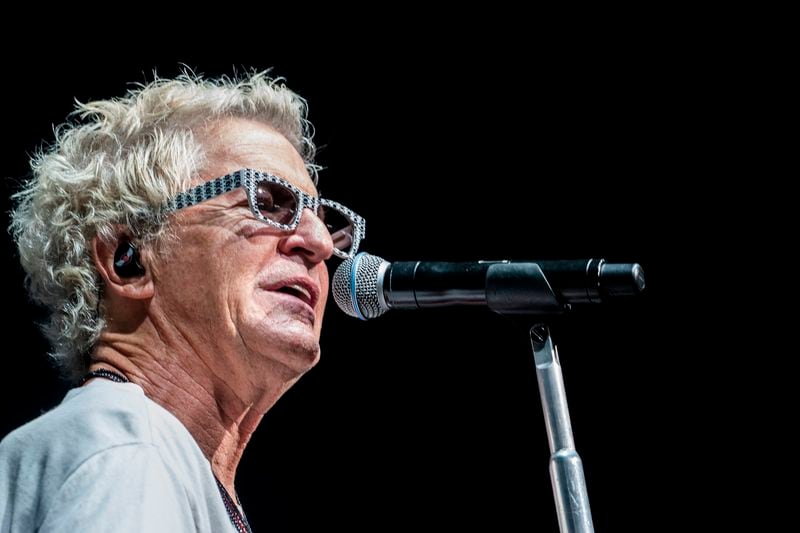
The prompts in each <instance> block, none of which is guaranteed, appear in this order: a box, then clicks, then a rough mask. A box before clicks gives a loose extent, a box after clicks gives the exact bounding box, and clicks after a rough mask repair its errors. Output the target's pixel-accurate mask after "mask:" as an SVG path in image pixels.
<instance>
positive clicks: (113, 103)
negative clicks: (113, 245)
mask: <svg viewBox="0 0 800 533" xmlns="http://www.w3.org/2000/svg"><path fill="white" fill-rule="evenodd" d="M72 116H73V121H72V122H68V123H65V124H62V125H61V126H59V127H57V128H56V130H55V142H54V143H53V144H52V145H50V146H47V147H43V148H41V149H40V150H39V151H38V152H37V153H36V154H35V155H34V156H33V157H32V159H31V169H32V177H31V179H29V180H28V181H26V182H25V184H24V186H23V187H22V190H21V191H20V192H18V193H17V194H15V195H14V199H15V200H16V207H15V208H14V210H13V212H12V221H11V226H10V230H11V233H12V234H13V236H14V239H15V241H16V243H17V246H18V249H19V254H20V262H21V263H22V267H23V268H24V269H25V272H26V285H27V287H28V291H29V293H30V295H31V297H32V299H33V300H34V301H36V302H37V303H40V304H42V305H44V306H45V307H46V308H48V310H49V311H50V316H49V319H48V321H47V322H46V323H45V324H43V328H42V329H43V331H44V334H45V336H46V337H47V339H48V340H49V341H50V343H51V345H52V351H51V354H50V355H51V357H52V358H53V360H54V361H55V362H56V364H57V365H58V366H59V367H60V369H61V370H62V373H63V375H64V376H65V377H66V378H68V379H72V380H75V379H78V378H79V377H80V376H82V375H83V374H84V373H85V372H86V370H87V366H88V364H89V354H90V352H91V349H92V347H93V345H94V343H95V342H96V340H97V338H98V336H99V334H100V332H101V331H102V330H103V327H104V325H105V322H104V320H103V317H102V313H101V311H100V310H101V306H100V300H101V280H100V277H99V275H98V272H97V270H96V268H95V265H94V261H93V260H92V246H91V242H92V239H93V238H94V237H95V236H99V237H100V238H104V239H111V238H113V237H114V236H115V235H116V234H118V232H119V225H120V224H122V225H124V226H126V227H127V229H128V230H129V231H130V233H131V234H132V235H134V236H135V237H136V238H137V239H139V240H142V241H149V240H153V239H157V238H159V237H160V236H162V234H163V233H164V230H165V228H166V219H165V217H164V216H163V214H162V209H161V207H162V206H163V205H164V204H165V203H166V202H167V201H168V200H169V199H170V198H172V197H173V196H174V195H176V194H177V193H179V192H180V191H182V190H185V189H187V188H188V187H189V185H190V183H191V181H192V178H194V177H196V176H197V175H198V173H199V171H200V170H202V165H203V164H204V161H205V156H204V150H203V146H202V145H201V144H200V142H199V141H198V140H197V139H196V136H195V131H196V130H197V129H198V128H200V127H202V126H203V125H205V124H208V123H209V122H210V121H213V120H215V119H220V118H224V117H245V118H251V119H255V120H259V121H261V122H264V123H266V124H269V125H270V126H272V127H273V128H275V129H276V130H277V131H278V132H280V133H281V134H283V135H284V136H285V137H286V138H287V139H288V140H289V142H291V143H292V145H293V146H294V147H295V149H296V150H297V151H298V153H299V154H300V155H301V156H302V157H303V159H304V161H305V162H306V167H307V168H308V170H309V173H310V174H311V176H312V177H313V178H314V180H315V181H316V176H317V170H318V168H319V167H318V166H317V165H315V164H314V154H315V147H314V143H313V141H312V137H313V128H312V126H311V124H310V123H309V122H308V121H307V120H306V116H307V106H306V102H305V100H303V99H302V98H301V97H299V96H298V95H297V94H295V93H293V92H292V91H290V90H289V89H287V88H286V86H285V85H284V84H283V80H282V79H281V78H271V77H269V76H268V74H267V73H266V72H249V73H246V74H245V75H244V76H242V77H238V78H229V77H221V78H218V79H203V78H202V76H198V75H195V74H193V73H188V72H187V73H184V74H182V75H181V76H179V77H177V78H175V79H162V78H158V77H157V76H156V78H155V80H154V81H152V82H151V83H148V84H144V85H141V84H140V85H138V86H136V88H135V89H133V90H131V91H129V92H128V93H127V94H126V95H125V96H124V97H123V98H118V99H110V100H100V101H95V102H89V103H85V104H82V103H77V104H76V109H75V111H74V112H73V113H72Z"/></svg>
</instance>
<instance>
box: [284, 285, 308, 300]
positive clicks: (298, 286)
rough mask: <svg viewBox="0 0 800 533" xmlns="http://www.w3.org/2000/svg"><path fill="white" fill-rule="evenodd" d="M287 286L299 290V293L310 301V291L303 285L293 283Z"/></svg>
mask: <svg viewBox="0 0 800 533" xmlns="http://www.w3.org/2000/svg"><path fill="white" fill-rule="evenodd" d="M287 287H289V288H290V289H292V290H295V291H297V292H299V293H300V294H302V295H303V296H304V298H305V300H306V301H307V302H310V301H311V293H310V292H308V289H306V288H305V287H303V286H301V285H294V284H292V285H287Z"/></svg>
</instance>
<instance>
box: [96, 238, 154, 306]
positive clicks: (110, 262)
mask: <svg viewBox="0 0 800 533" xmlns="http://www.w3.org/2000/svg"><path fill="white" fill-rule="evenodd" d="M126 240H128V241H130V240H132V239H131V237H130V236H129V235H126V234H124V233H120V234H117V235H116V236H115V237H114V238H113V239H111V240H105V239H102V238H101V237H100V236H98V235H95V236H94V238H93V239H92V258H93V259H94V264H95V267H96V268H97V272H98V273H99V274H100V277H102V278H103V283H104V284H105V287H104V290H105V292H106V293H111V294H114V295H116V296H121V297H123V298H128V299H131V300H145V299H148V298H152V297H153V292H154V286H153V278H152V276H151V275H150V269H149V268H147V261H146V258H145V257H144V256H145V255H146V254H144V253H141V250H140V254H139V262H140V263H141V265H142V266H143V267H144V270H143V273H142V274H141V275H137V276H130V277H122V276H120V275H119V274H117V271H116V270H115V269H114V253H115V252H116V250H117V248H118V247H119V245H120V244H121V243H122V242H123V241H126Z"/></svg>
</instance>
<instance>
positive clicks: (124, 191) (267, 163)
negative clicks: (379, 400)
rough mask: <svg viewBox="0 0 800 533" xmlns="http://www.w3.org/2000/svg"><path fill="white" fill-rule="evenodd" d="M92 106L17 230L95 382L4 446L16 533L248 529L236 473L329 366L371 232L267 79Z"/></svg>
mask: <svg viewBox="0 0 800 533" xmlns="http://www.w3.org/2000/svg"><path fill="white" fill-rule="evenodd" d="M78 111H79V112H80V113H81V115H82V117H83V118H84V120H83V122H82V123H80V124H72V125H67V126H64V127H63V128H62V129H61V130H59V134H58V136H57V139H56V142H55V144H54V145H53V146H52V148H50V149H49V150H48V151H46V152H44V153H40V154H39V155H37V156H36V157H35V158H34V159H33V161H32V169H33V177H32V179H31V180H30V181H29V182H28V183H27V184H26V186H25V188H24V190H23V191H22V192H20V193H19V194H18V195H17V201H18V205H17V207H16V209H15V211H14V213H13V222H12V230H13V234H14V237H15V239H16V241H17V244H18V247H19V251H20V258H21V261H22V264H23V267H24V268H25V270H26V273H27V274H28V280H29V288H30V292H31V295H32V297H33V298H34V299H35V300H37V301H38V302H40V303H42V304H44V305H45V306H47V307H48V308H49V309H50V311H51V312H52V316H51V319H50V322H49V323H48V327H47V328H46V331H45V332H46V334H47V336H48V338H49V340H50V341H51V342H52V344H53V353H52V356H53V357H54V359H55V360H56V361H57V363H58V364H59V365H60V366H61V368H62V369H63V370H64V372H65V375H67V376H69V378H70V379H72V380H74V381H75V382H76V383H79V384H81V386H79V387H76V388H74V389H72V390H71V391H70V392H69V393H68V394H67V396H66V398H65V399H64V401H63V402H62V404H61V405H60V406H58V407H57V408H55V409H54V410H52V411H51V412H49V413H47V414H45V415H43V416H41V417H39V418H38V419H36V420H34V421H32V422H31V423H29V424H27V425H25V426H23V427H22V428H20V429H18V430H16V431H14V432H12V433H11V434H10V435H8V436H7V437H6V438H5V439H4V440H3V441H2V443H0V531H2V532H8V531H15V532H16V531H41V532H46V531H95V530H101V531H104V530H109V531H111V530H113V531H137V532H138V531H148V532H152V531H229V530H233V531H248V530H249V525H248V524H247V519H246V517H245V515H244V512H243V510H242V509H241V508H240V506H239V505H238V501H237V499H236V495H235V494H236V492H235V489H234V478H235V475H236V467H237V465H238V463H239V460H240V458H241V457H242V453H243V452H244V449H245V447H246V446H247V443H248V440H249V439H250V436H251V435H252V434H253V432H254V431H255V429H256V427H257V426H258V424H259V422H260V421H261V419H262V417H263V416H264V414H265V413H266V412H267V411H268V410H269V409H270V407H271V406H272V405H273V404H274V403H275V402H276V401H277V400H278V398H280V397H281V395H282V394H283V393H284V392H286V390H287V389H288V388H289V387H291V386H292V385H293V384H294V383H295V382H296V381H297V380H298V379H299V378H300V377H301V376H302V375H303V374H304V373H305V372H307V371H308V370H309V369H311V368H312V367H313V366H314V365H315V364H316V363H317V361H318V360H319V357H320V346H319V337H320V327H321V325H322V316H323V311H324V309H325V301H326V299H327V294H328V272H327V269H326V266H325V263H324V261H325V260H326V259H328V258H330V257H332V256H333V255H337V256H339V257H348V256H350V255H351V254H353V253H355V251H356V249H357V248H358V245H359V241H360V240H361V239H362V238H363V236H364V221H363V219H361V218H360V217H359V216H358V215H356V214H355V213H353V212H352V211H350V210H349V209H347V208H345V207H343V206H341V205H340V204H337V203H335V202H331V201H328V200H325V199H319V198H318V194H317V190H316V187H315V183H316V179H315V178H316V169H317V167H316V166H315V165H314V162H313V157H314V145H313V143H312V141H311V138H310V137H311V135H310V133H309V132H310V125H309V124H308V123H307V121H306V118H305V116H306V107H305V103H304V101H303V100H302V99H301V98H299V97H298V96H297V95H295V94H294V93H292V92H291V91H289V90H288V89H286V88H285V87H284V86H282V85H280V84H278V83H277V82H276V81H275V80H272V79H270V78H268V77H267V76H266V75H264V74H263V73H260V74H254V75H252V76H250V77H249V78H247V79H243V80H230V79H227V78H224V79H220V80H203V79H200V78H197V77H194V76H182V77H180V78H178V79H175V80H156V81H155V82H153V83H151V84H149V85H147V86H144V87H142V88H140V89H138V90H136V91H132V92H130V93H129V94H128V95H126V97H125V98H122V99H116V100H106V101H99V102H92V103H88V104H79V106H78Z"/></svg>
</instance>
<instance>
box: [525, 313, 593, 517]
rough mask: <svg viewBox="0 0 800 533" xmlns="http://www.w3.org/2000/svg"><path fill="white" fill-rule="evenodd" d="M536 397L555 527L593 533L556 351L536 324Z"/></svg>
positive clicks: (533, 337)
mask: <svg viewBox="0 0 800 533" xmlns="http://www.w3.org/2000/svg"><path fill="white" fill-rule="evenodd" d="M530 334H531V345H532V346H533V359H534V362H535V363H536V378H537V380H538V382H539V396H540V398H541V400H542V409H543V410H544V421H545V425H546V426H547V441H548V444H549V445H550V481H551V483H552V484H553V496H554V497H555V500H556V513H557V514H558V526H559V528H560V529H561V531H562V533H592V532H594V526H593V525H592V512H591V510H590V509H589V495H588V494H587V493H586V480H585V479H584V476H583V463H582V462H581V458H580V456H579V455H578V452H577V451H576V450H575V441H574V439H573V438H572V424H571V423H570V419H569V408H568V407H567V394H566V392H565V390H564V376H563V375H562V374H561V363H560V361H559V360H558V350H557V349H556V347H555V346H553V340H552V337H551V336H550V330H549V328H548V327H546V326H544V325H542V324H537V325H535V326H533V327H532V328H531V330H530Z"/></svg>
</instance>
